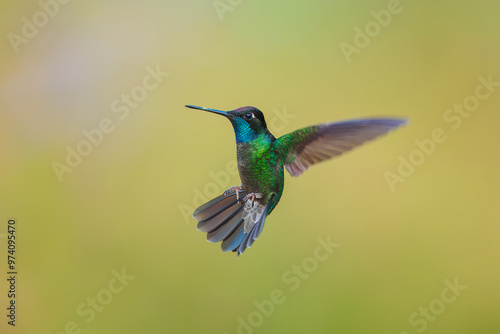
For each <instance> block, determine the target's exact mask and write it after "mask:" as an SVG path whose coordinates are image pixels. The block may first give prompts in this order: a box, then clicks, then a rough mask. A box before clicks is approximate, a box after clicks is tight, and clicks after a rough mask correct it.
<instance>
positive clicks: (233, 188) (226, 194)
mask: <svg viewBox="0 0 500 334" xmlns="http://www.w3.org/2000/svg"><path fill="white" fill-rule="evenodd" d="M242 190H244V189H243V187H242V186H232V187H231V188H229V189H228V190H226V191H224V197H227V196H229V195H230V194H231V193H232V192H236V200H238V201H239V200H240V191H242Z"/></svg>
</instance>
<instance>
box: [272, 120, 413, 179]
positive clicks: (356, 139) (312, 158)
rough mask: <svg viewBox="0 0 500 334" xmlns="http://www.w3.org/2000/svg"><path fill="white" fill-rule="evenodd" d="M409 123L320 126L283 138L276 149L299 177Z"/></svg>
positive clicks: (390, 121)
mask: <svg viewBox="0 0 500 334" xmlns="http://www.w3.org/2000/svg"><path fill="white" fill-rule="evenodd" d="M406 121H407V120H406V119H401V118H367V119H359V120H350V121H344V122H338V123H329V124H318V125H313V126H309V127H306V128H303V129H299V130H297V131H294V132H291V133H289V134H286V135H284V136H281V137H280V138H278V139H277V140H276V142H275V145H276V146H275V147H276V150H277V151H278V152H279V153H281V154H282V158H283V159H284V160H285V167H286V169H287V170H288V172H289V173H290V174H291V175H292V176H294V177H297V176H299V175H301V174H302V173H304V172H305V171H306V170H307V169H308V168H309V166H311V165H314V164H317V163H319V162H322V161H325V160H327V159H330V158H333V157H336V156H339V155H341V154H343V153H344V152H347V151H349V150H351V149H353V148H355V147H356V146H359V145H361V144H363V143H365V142H367V141H369V140H372V139H374V138H376V137H378V136H380V135H383V134H385V133H387V132H389V131H391V130H393V129H395V128H397V127H399V126H401V125H404V124H405V123H406Z"/></svg>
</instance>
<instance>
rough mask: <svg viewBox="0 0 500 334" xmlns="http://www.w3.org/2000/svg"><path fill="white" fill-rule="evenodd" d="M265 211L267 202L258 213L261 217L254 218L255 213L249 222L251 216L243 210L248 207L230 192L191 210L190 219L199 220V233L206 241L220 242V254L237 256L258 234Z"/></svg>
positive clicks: (234, 193)
mask: <svg viewBox="0 0 500 334" xmlns="http://www.w3.org/2000/svg"><path fill="white" fill-rule="evenodd" d="M238 197H239V198H243V197H245V192H244V191H239V194H238ZM247 203H248V202H247ZM247 206H248V205H247ZM268 208H269V202H268V204H267V205H266V207H265V208H263V210H262V209H259V210H258V211H259V212H262V214H260V215H259V216H257V217H256V216H255V214H254V212H255V211H256V210H254V212H252V214H251V216H252V218H254V219H255V220H256V221H254V222H251V223H249V222H248V219H249V218H250V216H249V214H248V212H247V211H246V210H248V208H245V207H244V205H242V204H241V203H240V202H239V201H238V200H237V198H236V192H232V193H230V194H229V195H228V196H224V195H221V196H218V197H216V198H214V199H212V200H211V201H209V202H207V203H205V204H203V205H202V206H200V207H199V208H198V209H196V210H195V211H194V213H193V217H194V218H196V219H197V220H198V230H200V231H202V232H205V233H207V240H208V241H210V242H214V243H215V242H220V241H222V244H221V248H222V251H223V252H227V251H233V252H237V254H238V256H239V255H240V254H242V253H243V252H244V251H245V250H246V249H247V248H248V247H250V246H251V245H252V244H253V243H254V241H255V240H256V239H257V238H258V237H259V235H260V234H261V232H262V229H263V227H264V221H265V219H266V216H267V210H268ZM246 229H248V230H249V231H248V232H247V231H246Z"/></svg>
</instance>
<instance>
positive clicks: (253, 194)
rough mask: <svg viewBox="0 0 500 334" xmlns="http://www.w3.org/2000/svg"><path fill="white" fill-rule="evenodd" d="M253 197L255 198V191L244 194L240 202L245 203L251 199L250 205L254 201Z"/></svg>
mask: <svg viewBox="0 0 500 334" xmlns="http://www.w3.org/2000/svg"><path fill="white" fill-rule="evenodd" d="M255 198H257V195H256V194H255V193H251V194H248V195H246V196H245V197H244V198H243V200H242V201H241V202H242V203H246V202H247V201H249V200H250V201H252V206H253V205H254V203H255Z"/></svg>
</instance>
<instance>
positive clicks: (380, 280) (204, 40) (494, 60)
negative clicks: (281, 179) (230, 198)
mask: <svg viewBox="0 0 500 334" xmlns="http://www.w3.org/2000/svg"><path fill="white" fill-rule="evenodd" d="M396 5H397V3H394V2H391V1H389V2H388V1H378V0H377V1H357V2H356V3H347V2H343V1H342V2H341V1H295V2H290V1H273V2H269V1H264V0H252V1H245V0H244V1H237V0H232V1H230V2H229V0H221V1H215V2H213V1H212V0H197V1H142V2H139V1H137V2H122V1H94V0H91V1H85V2H82V1H70V2H68V3H67V4H62V3H59V2H56V1H55V0H54V1H50V0H41V1H40V2H37V1H23V2H17V1H10V0H9V1H3V2H2V3H1V5H0V8H1V13H2V14H1V16H2V19H1V20H0V35H2V36H4V38H2V41H1V48H2V52H1V54H0V85H1V88H0V112H1V113H0V117H1V118H0V130H1V131H0V132H1V134H0V138H1V140H0V152H1V153H2V163H1V164H0V175H1V177H0V212H1V216H0V218H1V220H2V222H1V224H0V228H1V230H0V233H1V234H0V249H1V254H2V255H0V259H2V260H1V262H2V264H1V268H2V271H1V276H0V277H5V276H4V275H5V273H6V271H7V269H6V262H5V258H6V233H5V232H6V229H7V227H6V226H7V219H8V218H10V217H15V218H16V219H17V226H18V230H17V233H18V244H17V245H18V252H17V259H18V271H19V281H18V300H17V301H18V313H17V316H18V317H17V326H16V327H15V328H12V327H11V326H7V324H6V322H7V318H6V317H5V314H6V311H5V307H6V305H7V298H6V294H7V289H8V287H7V285H6V280H5V278H2V279H1V282H0V296H1V297H0V301H1V302H0V304H1V305H0V306H1V309H2V310H3V311H2V312H1V315H2V316H1V319H2V320H1V322H0V329H1V332H2V333H3V332H4V331H9V332H10V331H12V332H18V333H54V334H55V333H61V332H63V333H64V332H66V333H72V332H74V333H79V331H80V332H81V333H138V332H144V331H146V332H148V333H230V334H233V333H282V332H283V333H304V332H308V333H395V334H403V333H412V334H413V333H420V332H425V333H429V334H430V333H455V334H457V333H498V332H499V330H500V321H499V317H498V315H499V312H500V303H499V300H500V289H499V288H498V282H499V274H500V271H499V254H500V243H499V242H498V237H499V235H500V227H499V218H500V212H499V208H498V201H499V198H500V196H499V190H498V189H499V186H500V183H499V178H498V171H499V167H500V158H499V154H498V147H496V146H495V145H497V144H498V143H499V139H500V135H499V131H498V129H497V128H498V124H499V122H500V114H499V112H498V111H499V105H500V87H490V88H491V90H492V91H493V92H489V91H488V90H487V89H485V88H481V89H482V90H481V89H480V92H482V93H487V92H489V93H490V95H489V96H488V98H484V99H483V100H481V101H479V105H478V106H476V107H475V108H474V109H475V110H474V111H472V112H470V114H465V115H467V116H466V117H465V118H464V117H462V116H460V118H459V119H460V120H461V121H462V123H461V124H460V126H457V125H458V123H455V122H458V120H457V118H455V120H454V121H453V122H446V121H445V119H444V117H446V115H448V116H449V117H451V114H447V110H448V109H450V108H453V106H454V104H462V103H464V101H468V102H470V103H472V102H474V99H473V98H472V99H471V98H470V96H473V95H474V94H475V92H476V88H477V86H478V85H479V84H480V82H479V81H478V77H479V76H482V77H483V78H485V79H487V78H488V77H489V76H492V80H493V81H495V82H496V81H500V62H499V59H500V34H499V33H498V32H499V29H500V21H499V20H498V12H499V10H500V3H499V2H498V1H492V0H490V1H481V2H471V1H465V0H459V1H443V2H431V1H408V0H404V1H403V0H402V1H401V3H400V4H399V7H398V6H396ZM391 6H396V7H397V8H398V13H397V14H394V13H393V14H391V20H390V22H387V17H386V22H385V23H384V25H385V27H383V26H381V25H380V24H378V23H374V22H376V21H375V18H374V16H373V14H372V13H371V11H373V10H374V11H375V12H376V13H381V12H380V11H381V10H387V8H388V7H390V8H393V7H391ZM396 7H394V8H396ZM43 8H45V9H43ZM46 12H48V13H50V15H49V14H44V13H46ZM382 13H387V12H382ZM380 15H382V14H380ZM33 22H35V23H36V24H37V25H38V27H37V25H33V26H32V27H30V25H31V24H34V23H33ZM367 24H368V27H369V28H370V29H373V30H371V31H370V34H371V35H372V37H369V38H370V41H369V44H368V45H367V46H366V47H363V48H358V50H357V52H356V53H353V54H352V55H351V56H349V57H348V58H349V60H350V61H348V59H347V58H346V56H345V55H344V53H343V52H342V50H341V47H340V46H341V45H342V43H348V44H350V45H353V46H355V38H356V34H357V33H356V31H355V29H356V27H358V28H359V29H361V30H362V31H364V29H365V27H366V25H367ZM377 27H378V30H377ZM23 34H24V35H23ZM360 38H361V39H363V38H362V37H358V42H360V41H359V39H360ZM365 42H366V43H368V42H367V41H366V40H365ZM155 70H158V71H160V72H162V73H161V75H162V76H163V77H162V76H160V77H159V79H158V80H157V84H156V85H154V86H156V87H154V88H152V85H153V83H154V80H150V79H148V80H150V81H148V82H147V84H148V85H149V86H148V87H149V88H151V89H150V90H144V89H143V86H144V83H143V79H144V77H145V76H146V75H148V73H149V72H151V71H155ZM148 71H149V72H148ZM165 73H168V76H167V75H166V74H165ZM130 94H135V95H134V96H136V97H139V98H138V99H139V100H140V101H136V102H134V101H132V102H129V103H130V104H129V105H130V107H127V106H126V104H125V102H123V101H122V98H126V95H130ZM141 94H142V95H141ZM146 95H147V96H146ZM117 99H118V100H117ZM471 101H472V102H471ZM185 104H196V105H202V106H206V107H212V108H218V109H223V110H230V109H234V108H237V107H240V106H245V105H253V106H255V107H258V108H259V109H261V110H262V111H263V112H264V113H265V115H266V117H267V119H268V122H270V121H271V120H273V121H272V122H273V124H274V126H273V127H271V131H272V132H273V133H274V134H275V135H282V134H284V133H286V132H289V131H292V130H295V129H297V128H300V127H303V126H307V125H310V124H314V123H319V122H328V121H334V120H343V119H349V118H359V117H368V116H374V115H396V116H407V117H409V118H410V119H411V121H410V124H409V126H407V127H405V128H402V129H400V130H398V131H396V132H394V133H391V134H390V135H388V136H387V137H384V138H382V139H379V140H377V141H375V142H373V143H370V144H367V145H366V146H363V147H362V148H360V149H358V150H356V151H353V152H352V153H349V154H348V155H346V156H344V157H342V158H339V159H336V160H334V161H330V162H328V163H324V164H321V165H319V166H315V167H313V168H312V169H311V170H310V171H308V172H307V173H305V174H304V175H302V176H301V177H300V178H297V179H292V178H291V177H290V176H289V175H288V174H287V176H286V186H285V193H284V195H283V198H282V200H281V203H280V205H279V206H278V207H277V209H276V210H275V211H274V212H273V214H272V215H271V216H270V217H269V218H268V219H267V224H266V227H265V229H264V233H263V234H262V236H261V237H260V238H259V239H258V241H257V242H256V243H255V244H254V246H253V247H252V248H251V249H249V250H247V251H246V252H245V253H244V254H243V255H242V256H240V257H239V258H237V257H236V256H235V255H234V254H232V253H222V252H221V251H220V247H219V244H211V243H208V242H206V241H205V234H204V233H201V232H199V231H197V230H196V221H195V220H194V219H192V218H190V217H189V215H190V212H188V213H186V212H187V211H190V210H192V209H193V208H194V207H195V206H196V204H197V203H196V202H201V200H200V198H198V197H200V195H199V193H201V194H202V195H201V196H203V197H205V196H206V197H207V198H208V197H210V196H208V195H210V192H217V193H222V191H224V190H225V188H224V189H223V186H224V187H225V186H226V184H227V185H238V184H239V178H238V176H237V175H234V174H232V175H231V176H230V180H227V179H226V176H227V175H229V173H228V172H227V164H228V163H229V162H230V161H234V160H235V144H234V134H233V130H232V129H231V126H230V124H229V122H227V121H226V120H224V119H223V118H221V117H218V116H215V115H212V114H208V113H203V112H201V111H195V110H190V109H186V108H185V107H184V105H185ZM283 115H288V116H286V117H285V116H283ZM457 115H458V114H456V115H454V116H453V117H457ZM280 117H281V118H280ZM106 119H108V121H106ZM103 120H104V122H105V123H106V122H111V123H109V124H108V126H110V124H111V126H112V129H113V130H112V131H111V132H110V133H103V135H102V138H99V135H95V136H96V137H94V138H97V139H95V141H96V142H97V143H98V144H97V145H92V146H91V147H90V148H89V147H85V144H82V141H84V140H86V137H85V135H84V133H83V132H82V131H93V130H95V129H98V128H99V126H100V124H101V123H102V122H103ZM452 126H455V127H456V129H454V128H453V127H452ZM437 128H440V129H442V130H443V131H444V133H445V136H446V141H445V142H444V143H438V144H435V150H434V152H433V153H431V154H429V156H425V161H422V163H420V161H419V163H420V165H419V166H416V167H415V170H414V172H413V173H411V175H408V177H405V178H404V182H397V183H395V184H394V185H393V187H392V189H391V187H390V186H389V184H388V182H387V180H386V173H387V172H391V173H394V174H397V173H398V166H399V165H400V163H401V162H400V161H401V160H400V159H401V157H402V158H404V159H409V158H410V156H411V155H412V154H413V158H414V159H417V160H418V158H419V157H420V158H421V157H422V156H421V155H419V153H418V152H417V150H418V146H417V144H416V143H415V140H420V141H422V140H426V139H428V138H431V134H432V132H433V131H434V130H435V129H437ZM91 133H94V134H95V133H96V132H91ZM78 145H80V149H81V150H83V151H84V152H87V153H88V154H87V155H86V156H83V157H82V161H81V162H80V163H76V162H75V161H73V162H74V164H75V165H76V166H75V167H74V168H71V171H69V169H68V170H66V172H64V173H63V174H62V175H60V176H61V177H62V182H60V180H59V179H58V176H57V173H56V172H55V171H54V162H57V163H60V164H66V158H67V154H68V147H69V150H74V149H77V146H78ZM85 150H86V151H85ZM415 152H417V153H415ZM74 159H76V158H74ZM213 175H219V183H220V184H219V185H217V183H216V182H215V180H214V177H213ZM207 192H208V194H207ZM196 194H198V195H196ZM328 237H329V238H330V239H331V241H332V242H334V243H338V244H340V247H338V248H337V249H336V250H335V252H334V253H333V254H331V255H330V256H329V257H328V259H327V260H325V261H323V262H319V263H318V264H317V265H316V266H313V267H312V269H311V263H313V264H314V262H311V261H312V260H311V257H313V256H314V251H315V248H316V247H317V246H318V241H317V238H322V239H324V240H326V239H327V238H328ZM294 265H295V266H300V267H303V266H304V265H306V266H309V267H308V268H309V269H310V273H308V274H307V278H305V277H306V275H305V274H302V276H300V275H299V274H298V273H293V272H290V270H293V268H294ZM122 268H124V270H125V272H126V274H127V275H129V276H133V277H135V278H134V279H131V278H130V277H129V278H130V279H129V280H128V281H126V283H125V284H126V286H124V287H123V289H121V290H120V292H117V291H118V290H117V288H116V287H119V286H120V284H119V283H117V281H115V280H114V279H113V277H115V275H114V274H113V271H116V272H114V273H115V274H116V273H117V272H119V273H121V272H122ZM295 268H296V267H295ZM285 277H288V278H290V277H293V278H294V280H295V284H299V286H298V288H297V289H294V290H293V289H292V287H297V286H296V285H295V284H290V283H289V282H288V281H287V279H284V278H285ZM455 279H456V280H457V282H458V283H459V284H460V285H464V286H467V288H466V289H465V290H462V291H460V292H457V293H456V294H455V297H456V298H454V300H453V302H450V303H447V302H446V303H444V302H443V300H444V299H443V297H442V296H443V295H442V292H443V289H445V288H446V286H447V285H446V283H445V281H446V280H448V281H449V282H452V283H453V281H454V280H455ZM297 282H298V283H297ZM110 284H111V286H114V287H115V288H114V289H113V288H110ZM113 284H115V285H113ZM462 289H463V287H462ZM111 290H113V291H115V292H111V293H110V292H109V291H111ZM276 290H279V291H281V292H282V293H283V296H284V297H283V298H284V301H283V300H282V301H283V302H282V303H281V304H275V305H273V306H272V308H274V310H273V311H272V312H270V311H269V307H268V310H267V311H259V308H258V307H257V306H256V303H257V304H259V303H262V301H264V300H268V299H269V298H270V296H271V293H272V291H276ZM444 291H445V294H444V296H445V297H444V298H445V299H446V298H448V299H446V300H449V299H450V298H451V296H454V294H453V293H452V292H451V290H450V291H448V290H444ZM458 294H459V295H458ZM93 298H94V299H95V300H97V302H96V303H97V304H96V306H95V308H92V307H91V306H89V305H90V304H88V303H91V301H92V299H93ZM264 304H266V303H264ZM266 305H268V306H269V304H266ZM91 310H94V311H91ZM258 312H260V313H258ZM82 313H83V315H82ZM264 313H267V314H264ZM92 314H93V316H92ZM249 318H250V319H249ZM242 319H243V320H242ZM242 321H243V322H245V323H247V324H248V325H242V324H241V323H242ZM73 323H74V324H73ZM251 323H253V325H251Z"/></svg>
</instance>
